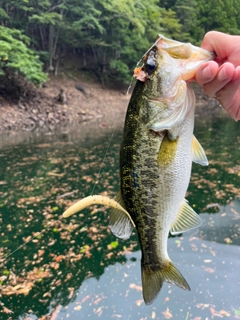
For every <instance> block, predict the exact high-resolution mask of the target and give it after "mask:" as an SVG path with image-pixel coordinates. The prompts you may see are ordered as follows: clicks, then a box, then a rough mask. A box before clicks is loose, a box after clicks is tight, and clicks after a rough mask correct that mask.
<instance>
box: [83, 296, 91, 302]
mask: <svg viewBox="0 0 240 320" xmlns="http://www.w3.org/2000/svg"><path fill="white" fill-rule="evenodd" d="M88 299H90V296H89V295H87V296H86V297H84V298H83V299H82V301H81V302H82V303H84V302H86V301H87V300H88Z"/></svg>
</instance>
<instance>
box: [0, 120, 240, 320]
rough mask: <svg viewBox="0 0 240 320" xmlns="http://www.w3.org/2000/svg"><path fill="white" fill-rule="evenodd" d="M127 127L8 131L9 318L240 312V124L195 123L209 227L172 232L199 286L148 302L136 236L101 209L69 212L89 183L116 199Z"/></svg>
mask: <svg viewBox="0 0 240 320" xmlns="http://www.w3.org/2000/svg"><path fill="white" fill-rule="evenodd" d="M121 135H122V128H121V127H119V128H115V131H113V128H110V127H107V128H106V127H104V125H101V124H93V125H92V126H91V125H90V124H85V125H83V126H82V127H81V128H78V129H74V130H65V131H64V132H58V133H56V134H54V133H52V134H41V135H40V134H38V135H35V136H34V135H33V134H31V135H30V136H29V135H28V136H27V137H26V139H25V142H24V141H22V142H19V143H17V144H13V143H12V144H11V145H9V146H8V143H7V142H6V138H5V137H2V138H1V141H2V143H1V146H2V148H1V150H0V163H1V169H0V222H1V224H0V234H1V237H0V284H1V287H0V289H1V291H0V318H1V319H41V320H44V319H45V320H46V319H50V318H51V317H52V319H59V320H60V319H73V320H76V319H139V320H140V319H141V320H148V319H195V320H197V319H198V320H199V319H214V318H216V319H217V318H223V319H225V318H226V319H240V302H239V301H240V289H239V287H240V273H239V269H240V170H239V169H240V162H239V159H240V148H239V145H240V127H239V124H238V123H235V122H234V121H233V120H231V119H228V118H224V119H221V118H216V119H213V120H212V121H205V120H204V119H200V118H197V119H196V126H195V135H196V137H197V138H198V140H199V141H200V142H201V144H202V146H203V147H204V149H205V151H206V154H207V156H208V159H209V163H210V164H209V166H208V167H201V166H199V165H196V164H194V165H193V172H192V179H191V183H190V186H189V190H188V193H187V199H188V201H189V204H190V205H191V206H193V208H194V209H195V210H196V211H197V212H199V213H200V216H201V218H202V220H203V224H202V226H201V227H200V228H198V229H195V230H192V231H189V232H187V233H185V234H183V235H180V236H178V237H171V238H169V240H168V243H169V255H170V257H171V259H172V260H173V261H174V262H175V263H176V265H177V266H178V268H179V269H180V270H181V272H182V273H183V275H184V276H185V278H186V279H187V281H188V283H189V284H190V286H191V292H186V291H183V290H181V289H179V288H177V287H175V286H172V285H170V284H166V283H165V284H164V286H163V289H162V291H161V293H160V295H159V296H158V298H157V300H156V301H155V302H154V303H153V304H152V305H151V306H145V304H144V302H143V300H142V291H141V275H140V259H141V252H140V250H139V245H138V240H137V236H136V233H135V232H133V234H132V236H131V238H130V239H129V240H125V241H123V240H118V239H117V238H116V237H114V236H113V235H112V234H111V232H110V230H109V228H108V212H109V209H107V208H103V207H91V208H88V209H86V210H84V211H83V212H81V213H80V214H77V215H75V216H73V217H72V218H69V219H65V220H63V219H61V214H62V212H63V211H64V210H65V208H66V207H68V206H69V205H70V204H71V203H73V202H74V201H75V200H76V199H80V198H82V197H84V196H87V195H89V194H91V193H92V191H93V190H94V193H95V194H100V193H101V194H104V195H109V196H111V197H114V196H115V195H116V192H117V190H118V186H119V183H118V181H119V179H118V155H119V147H120V141H121ZM100 169H101V172H100V174H99V170H100ZM32 237H34V239H32ZM23 244H25V245H24V246H22V245H23ZM20 246H21V247H20ZM19 247H20V248H19ZM17 248H19V249H18V250H16V249H17ZM11 312H13V313H11Z"/></svg>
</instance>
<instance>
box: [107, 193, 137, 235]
mask: <svg viewBox="0 0 240 320" xmlns="http://www.w3.org/2000/svg"><path fill="white" fill-rule="evenodd" d="M116 201H117V203H119V204H120V205H121V207H123V208H124V209H125V205H124V202H123V199H122V195H121V192H120V191H118V193H117V196H116ZM109 224H110V229H111V231H112V233H113V234H114V235H115V236H116V237H118V238H121V239H128V238H129V237H130V235H131V233H132V229H133V227H134V226H135V225H134V223H133V221H132V219H131V217H130V219H129V216H127V215H126V214H125V213H123V212H122V211H121V210H119V209H117V208H113V209H112V210H111V213H110V221H109Z"/></svg>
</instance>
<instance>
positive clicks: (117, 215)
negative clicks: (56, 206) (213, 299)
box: [64, 35, 214, 304]
mask: <svg viewBox="0 0 240 320" xmlns="http://www.w3.org/2000/svg"><path fill="white" fill-rule="evenodd" d="M213 58H214V56H213V54H212V53H210V52H208V51H206V50H204V49H201V48H198V47H195V46H193V45H191V44H190V43H187V44H184V43H181V42H178V41H174V40H170V39H167V38H165V37H163V36H161V35H160V36H159V37H158V39H157V41H156V42H155V43H154V45H153V46H152V47H151V48H150V49H149V50H148V51H147V53H146V54H145V55H144V57H143V59H142V61H143V65H142V67H140V68H136V69H135V71H134V77H135V78H136V79H137V80H138V81H137V83H136V85H135V88H134V91H133V93H132V96H131V99H130V102H129V105H128V110H127V114H126V118H125V125H124V132H123V139H122V144H121V150H120V190H119V192H118V194H117V197H116V201H115V202H114V200H112V199H109V198H107V197H105V198H104V201H102V200H103V197H102V196H90V197H87V198H84V199H82V200H80V202H78V203H77V204H74V205H73V206H72V207H70V208H69V209H67V211H66V212H65V213H64V217H67V216H70V215H72V214H74V213H76V212H77V211H79V210H81V209H83V208H85V207H86V206H88V205H91V204H104V205H109V206H111V207H112V208H113V209H112V211H111V214H110V228H111V230H112V232H113V233H114V234H115V235H116V236H117V237H120V238H129V237H130V235H131V232H132V229H133V228H134V227H136V230H137V233H138V238H139V242H140V246H141V251H142V259H141V272H142V286H143V298H144V301H145V303H146V304H151V303H152V302H153V301H154V300H155V299H156V297H157V295H158V293H159V292H160V290H161V288H162V285H163V283H164V282H165V281H166V282H169V283H172V284H175V285H177V286H179V287H180V288H183V289H186V290H190V287H189V285H188V283H187V281H186V280H185V279H184V277H183V276H182V274H181V273H180V271H179V270H178V269H177V268H176V267H175V266H174V264H173V263H172V261H171V260H170V258H169V256H168V252H167V240H168V235H169V232H171V234H173V235H176V234H179V233H182V232H185V231H188V230H190V229H192V228H196V227H198V226H199V225H200V224H201V219H200V218H199V216H198V215H197V214H196V213H195V212H194V210H193V209H192V208H191V207H190V206H189V205H188V203H187V201H186V200H185V199H184V197H185V194H186V191H187V188H188V184H189V180H190V175H191V167H192V161H193V162H196V163H199V164H201V165H204V166H205V165H208V161H207V158H206V155H205V153H204V150H203V148H202V147H201V145H200V144H199V142H198V141H197V139H196V138H195V137H194V136H193V128H194V108H195V96H194V93H193V91H192V90H191V89H190V87H189V86H188V84H187V81H188V80H191V79H192V78H193V77H194V75H195V73H196V70H197V68H198V67H199V66H200V65H201V64H202V63H204V62H206V61H208V60H211V59H213Z"/></svg>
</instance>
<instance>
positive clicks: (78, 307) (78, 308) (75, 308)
mask: <svg viewBox="0 0 240 320" xmlns="http://www.w3.org/2000/svg"><path fill="white" fill-rule="evenodd" d="M73 309H74V310H81V309H82V306H76V307H74V308H73Z"/></svg>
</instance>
